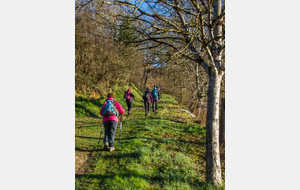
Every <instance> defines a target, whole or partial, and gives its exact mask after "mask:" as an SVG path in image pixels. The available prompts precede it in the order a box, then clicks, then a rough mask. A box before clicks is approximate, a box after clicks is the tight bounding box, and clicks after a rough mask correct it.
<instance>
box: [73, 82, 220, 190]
mask: <svg viewBox="0 0 300 190" xmlns="http://www.w3.org/2000/svg"><path fill="white" fill-rule="evenodd" d="M127 89H128V88H127V87H122V88H121V87H120V88H116V89H115V93H116V100H117V101H118V102H120V103H121V105H122V107H123V108H124V109H125V110H126V109H127V106H126V103H125V100H124V99H123V95H124V91H125V90H127ZM133 94H134V95H135V96H136V99H135V100H133V104H134V105H133V110H132V115H130V116H128V114H127V112H125V114H124V115H123V127H122V129H123V130H122V137H121V141H120V128H119V125H118V128H117V133H116V138H115V148H116V151H114V152H108V151H104V150H103V140H102V138H103V134H102V138H101V141H100V146H99V147H98V146H97V144H98V140H99V134H100V129H101V125H102V119H99V118H96V117H97V116H100V115H99V107H100V106H101V105H102V104H101V103H103V101H104V99H99V100H97V101H95V102H90V101H88V100H87V99H85V100H84V99H79V98H77V99H76V103H77V105H75V108H76V109H77V110H76V111H75V113H77V116H78V117H77V118H76V119H75V120H76V126H75V156H76V179H75V183H76V189H214V188H212V187H211V186H210V185H209V184H207V183H205V159H204V158H205V128H203V127H202V126H200V125H198V124H196V123H194V121H193V118H191V117H190V116H188V115H187V114H186V113H185V112H181V111H179V110H178V108H179V105H178V103H177V102H176V100H174V99H173V98H172V97H171V96H169V95H165V94H163V95H162V99H161V101H159V108H158V111H157V112H154V113H153V112H152V111H151V115H150V116H147V117H145V115H144V114H145V112H144V109H143V102H142V98H141V95H142V92H140V91H138V90H137V89H133ZM79 105H80V106H79ZM83 110H84V111H83ZM79 113H81V115H80V114H79ZM91 113H92V114H91ZM223 164H224V163H223ZM222 174H223V178H224V177H225V176H224V175H225V174H224V173H222ZM224 187H225V185H223V188H224Z"/></svg>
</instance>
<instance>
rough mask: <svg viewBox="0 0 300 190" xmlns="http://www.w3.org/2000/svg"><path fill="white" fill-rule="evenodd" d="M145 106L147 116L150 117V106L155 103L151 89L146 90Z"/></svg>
mask: <svg viewBox="0 0 300 190" xmlns="http://www.w3.org/2000/svg"><path fill="white" fill-rule="evenodd" d="M143 99H144V105H145V116H147V115H150V104H151V102H153V98H152V95H151V93H150V90H149V88H147V89H146V91H145V94H144V95H143Z"/></svg>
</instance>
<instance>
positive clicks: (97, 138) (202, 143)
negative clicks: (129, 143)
mask: <svg viewBox="0 0 300 190" xmlns="http://www.w3.org/2000/svg"><path fill="white" fill-rule="evenodd" d="M75 137H77V138H84V139H96V140H99V137H84V136H75ZM131 139H142V140H143V139H147V140H149V141H151V140H154V141H156V142H158V143H169V142H183V143H189V144H198V145H205V141H200V140H199V141H185V140H174V139H171V138H148V137H126V138H121V140H122V141H123V140H131ZM117 140H119V138H118V139H117Z"/></svg>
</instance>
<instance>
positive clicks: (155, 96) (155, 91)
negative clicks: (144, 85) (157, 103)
mask: <svg viewBox="0 0 300 190" xmlns="http://www.w3.org/2000/svg"><path fill="white" fill-rule="evenodd" d="M152 97H153V98H158V93H157V89H156V88H154V89H153V90H152Z"/></svg>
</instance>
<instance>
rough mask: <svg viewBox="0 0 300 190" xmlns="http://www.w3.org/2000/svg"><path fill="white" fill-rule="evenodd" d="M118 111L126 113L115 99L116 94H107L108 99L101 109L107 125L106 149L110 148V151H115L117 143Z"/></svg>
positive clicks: (104, 141)
mask: <svg viewBox="0 0 300 190" xmlns="http://www.w3.org/2000/svg"><path fill="white" fill-rule="evenodd" d="M118 111H119V113H120V114H121V115H122V114H124V113H125V111H124V109H123V108H122V106H121V104H120V103H119V102H117V101H115V94H114V93H109V94H108V95H107V99H106V100H105V102H104V104H103V106H102V108H101V110H100V115H101V116H103V124H104V127H105V136H104V139H103V143H104V149H108V147H109V151H114V150H115V148H114V144H115V141H114V139H115V134H116V131H117V126H118V121H119V120H118V116H119V115H118Z"/></svg>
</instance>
